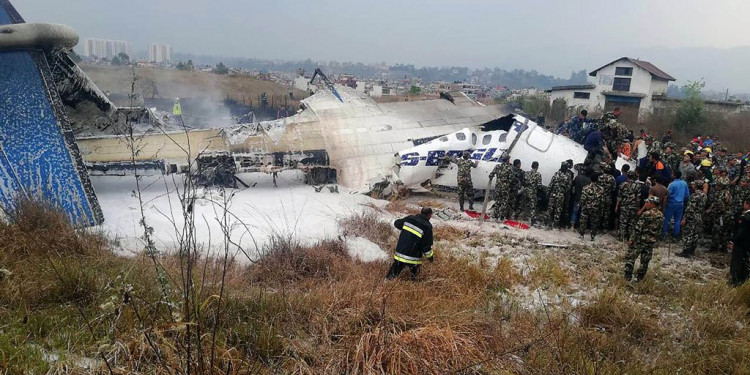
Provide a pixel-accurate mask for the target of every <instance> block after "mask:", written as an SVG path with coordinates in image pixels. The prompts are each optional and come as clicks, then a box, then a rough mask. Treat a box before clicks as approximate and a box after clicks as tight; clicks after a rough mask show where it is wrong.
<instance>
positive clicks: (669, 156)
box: [661, 142, 687, 178]
mask: <svg viewBox="0 0 750 375" xmlns="http://www.w3.org/2000/svg"><path fill="white" fill-rule="evenodd" d="M675 146H676V145H675V144H674V143H672V142H667V143H666V144H665V145H664V155H663V156H662V159H661V161H662V162H663V163H664V164H665V165H666V166H667V167H669V171H670V172H671V173H675V171H679V170H680V162H681V161H682V157H680V155H678V154H677V153H676V152H675ZM686 178H687V177H686Z"/></svg>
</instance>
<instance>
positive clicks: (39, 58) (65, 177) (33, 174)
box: [0, 0, 104, 225]
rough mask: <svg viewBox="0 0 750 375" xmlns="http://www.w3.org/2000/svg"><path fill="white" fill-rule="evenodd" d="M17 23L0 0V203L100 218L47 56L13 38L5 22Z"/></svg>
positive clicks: (76, 218) (81, 219) (82, 220)
mask: <svg viewBox="0 0 750 375" xmlns="http://www.w3.org/2000/svg"><path fill="white" fill-rule="evenodd" d="M21 23H24V21H23V19H22V18H21V16H20V15H19V14H18V12H17V11H16V10H15V8H14V7H13V6H12V5H11V4H10V1H8V0H0V98H2V100H0V204H1V205H2V206H3V207H5V208H6V209H9V210H12V208H13V207H14V205H15V203H16V202H17V201H18V199H19V198H28V199H41V200H44V201H46V202H49V203H51V204H53V205H55V206H57V207H59V208H60V209H62V210H63V211H64V212H65V213H66V214H67V215H68V217H70V219H71V220H72V221H73V222H74V223H76V224H79V225H96V224H99V223H101V222H102V221H103V220H104V219H103V215H102V212H101V208H100V207H99V202H98V200H97V198H96V195H95V193H94V189H93V187H92V186H91V182H90V181H89V176H88V174H87V172H86V168H85V166H84V164H83V160H82V159H81V155H80V153H79V151H78V147H77V146H76V143H75V138H74V136H73V132H72V131H71V130H70V127H69V124H68V122H67V119H66V116H65V112H64V108H63V104H62V101H61V99H60V96H59V94H58V92H57V89H56V87H55V82H54V79H53V77H52V73H51V71H50V68H49V64H48V60H47V56H46V54H45V52H44V51H42V50H41V49H40V48H35V46H33V45H28V46H26V47H25V48H18V45H17V44H15V45H14V44H13V43H12V41H13V38H14V37H16V36H17V35H14V33H15V32H14V28H13V27H12V26H10V25H13V24H21ZM3 25H5V26H3ZM16 39H17V38H16ZM9 46H10V47H9Z"/></svg>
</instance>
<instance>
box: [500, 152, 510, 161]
mask: <svg viewBox="0 0 750 375" xmlns="http://www.w3.org/2000/svg"><path fill="white" fill-rule="evenodd" d="M500 158H501V159H503V161H508V160H510V154H509V153H508V151H503V154H502V155H500Z"/></svg>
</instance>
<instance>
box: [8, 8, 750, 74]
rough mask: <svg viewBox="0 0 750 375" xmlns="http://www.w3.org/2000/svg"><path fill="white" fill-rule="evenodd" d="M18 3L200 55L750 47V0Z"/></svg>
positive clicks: (567, 62)
mask: <svg viewBox="0 0 750 375" xmlns="http://www.w3.org/2000/svg"><path fill="white" fill-rule="evenodd" d="M11 1H12V2H13V4H14V5H15V6H16V8H17V9H18V11H19V12H20V13H21V15H22V16H24V18H25V19H26V21H27V22H58V23H65V24H68V25H70V26H72V27H73V28H75V29H76V30H77V31H78V32H79V34H80V35H81V38H89V37H96V38H108V39H123V40H128V41H131V42H132V43H133V48H134V49H135V50H144V51H145V50H146V47H147V45H148V43H150V42H160V43H166V44H170V45H172V46H173V48H174V50H175V51H179V52H186V53H195V54H210V55H225V56H244V57H257V58H271V59H273V58H279V59H305V58H308V57H309V58H312V59H314V60H337V61H354V62H365V63H367V62H379V61H387V62H389V63H394V62H403V63H413V64H416V65H418V66H423V65H430V66H433V65H438V66H444V65H462V66H470V67H495V66H499V67H502V68H506V69H512V68H524V69H536V70H539V71H540V72H543V73H549V74H555V75H558V76H564V77H567V76H568V75H569V74H570V72H571V71H572V70H579V69H588V70H592V69H594V68H597V67H598V66H600V65H603V64H604V63H607V62H609V61H611V60H614V59H615V58H617V57H621V56H625V55H629V56H632V57H640V58H643V59H646V60H648V56H636V55H634V54H639V53H647V51H649V49H653V48H654V47H670V48H679V47H718V48H730V47H737V46H750V22H748V16H750V1H748V0H713V1H704V0H627V1H623V0H618V1H610V0H566V1H563V0H548V1H541V0H515V1H503V0H495V1H489V0H486V1H484V0H451V1H447V0H430V1H427V0H398V1H396V0H368V1H358V0H310V1H306V0H301V1H291V0H266V1H251V0H211V1H203V0H120V1H110V0H65V1H62V0H11ZM61 4H65V5H64V6H63V5H61ZM653 62H654V63H656V64H657V65H659V64H658V63H659V62H658V61H653ZM665 70H667V69H665Z"/></svg>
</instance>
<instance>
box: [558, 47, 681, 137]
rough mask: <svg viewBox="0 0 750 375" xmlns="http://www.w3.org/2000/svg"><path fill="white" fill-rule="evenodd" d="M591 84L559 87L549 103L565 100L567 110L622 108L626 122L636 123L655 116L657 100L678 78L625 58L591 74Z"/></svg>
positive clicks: (603, 110) (646, 63)
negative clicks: (578, 108) (652, 115)
mask: <svg viewBox="0 0 750 375" xmlns="http://www.w3.org/2000/svg"><path fill="white" fill-rule="evenodd" d="M589 76H591V77H592V78H589V82H590V84H588V85H575V86H556V87H553V88H552V90H551V91H550V100H552V101H554V100H555V99H565V101H566V104H567V105H568V107H581V108H585V109H588V110H589V111H598V112H607V111H611V110H613V109H614V108H615V107H620V109H622V112H623V114H622V117H621V118H623V121H624V122H626V123H628V122H631V123H632V122H636V121H637V120H638V119H640V118H641V116H642V115H644V114H648V113H652V112H653V108H654V103H653V102H654V97H657V98H659V97H665V96H666V94H667V86H668V84H669V82H670V81H674V80H675V78H674V77H672V76H671V75H669V74H667V73H665V72H664V71H663V70H661V69H659V68H657V67H656V66H655V65H654V64H652V63H650V62H648V61H643V60H638V59H632V58H629V57H622V58H620V59H617V60H615V61H613V62H611V63H609V64H607V65H604V66H602V67H601V68H599V69H596V70H594V71H592V72H591V73H589Z"/></svg>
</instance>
